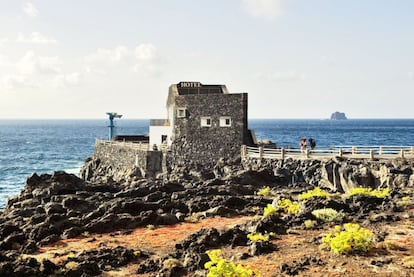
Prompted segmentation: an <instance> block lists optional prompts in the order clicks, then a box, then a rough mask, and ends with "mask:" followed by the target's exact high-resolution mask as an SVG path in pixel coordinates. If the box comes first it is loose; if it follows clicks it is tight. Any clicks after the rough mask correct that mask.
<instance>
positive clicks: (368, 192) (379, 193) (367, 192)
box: [348, 187, 390, 198]
mask: <svg viewBox="0 0 414 277" xmlns="http://www.w3.org/2000/svg"><path fill="white" fill-rule="evenodd" d="M348 194H349V195H356V194H359V195H364V196H372V197H377V198H385V197H387V196H388V195H390V189H389V188H385V189H381V188H379V189H374V190H373V189H371V188H364V187H356V188H352V189H351V190H349V192H348Z"/></svg>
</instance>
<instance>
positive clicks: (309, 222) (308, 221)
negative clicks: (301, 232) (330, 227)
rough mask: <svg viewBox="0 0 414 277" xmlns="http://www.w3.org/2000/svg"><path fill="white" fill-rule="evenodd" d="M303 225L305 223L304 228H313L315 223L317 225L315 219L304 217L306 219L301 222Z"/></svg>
mask: <svg viewBox="0 0 414 277" xmlns="http://www.w3.org/2000/svg"><path fill="white" fill-rule="evenodd" d="M303 225H305V228H306V229H312V228H315V227H316V225H318V222H317V221H316V220H312V219H306V220H305V221H304V222H303Z"/></svg>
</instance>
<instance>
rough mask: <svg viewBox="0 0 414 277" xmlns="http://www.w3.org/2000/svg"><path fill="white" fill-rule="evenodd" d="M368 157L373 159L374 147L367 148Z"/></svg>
mask: <svg viewBox="0 0 414 277" xmlns="http://www.w3.org/2000/svg"><path fill="white" fill-rule="evenodd" d="M369 157H370V158H371V160H373V159H374V149H369Z"/></svg>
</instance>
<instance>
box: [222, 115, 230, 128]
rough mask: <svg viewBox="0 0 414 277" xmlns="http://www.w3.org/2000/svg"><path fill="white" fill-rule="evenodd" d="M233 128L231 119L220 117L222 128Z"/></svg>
mask: <svg viewBox="0 0 414 277" xmlns="http://www.w3.org/2000/svg"><path fill="white" fill-rule="evenodd" d="M230 126H231V117H229V116H222V117H220V127H230Z"/></svg>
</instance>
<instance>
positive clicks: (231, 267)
mask: <svg viewBox="0 0 414 277" xmlns="http://www.w3.org/2000/svg"><path fill="white" fill-rule="evenodd" d="M206 253H207V255H208V257H209V258H210V261H209V262H207V263H205V264H204V268H205V269H207V270H208V274H207V277H250V276H261V275H260V272H259V271H258V270H256V269H252V268H251V267H250V266H249V265H247V266H243V265H241V264H235V263H233V262H230V261H226V260H225V259H224V258H222V257H221V250H220V249H213V250H208V251H206Z"/></svg>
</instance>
